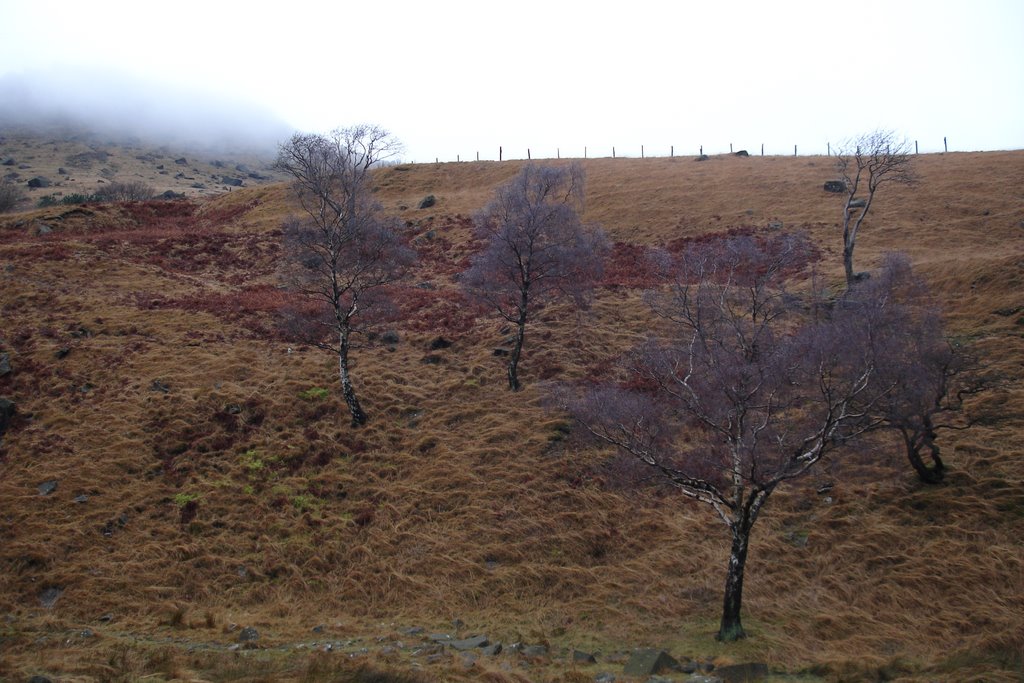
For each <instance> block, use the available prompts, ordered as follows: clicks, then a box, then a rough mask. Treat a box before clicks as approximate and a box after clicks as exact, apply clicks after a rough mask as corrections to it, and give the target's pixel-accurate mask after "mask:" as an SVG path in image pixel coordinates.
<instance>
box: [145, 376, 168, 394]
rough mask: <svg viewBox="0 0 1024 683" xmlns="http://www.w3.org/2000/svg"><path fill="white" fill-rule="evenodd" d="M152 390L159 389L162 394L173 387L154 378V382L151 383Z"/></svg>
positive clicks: (150, 388)
mask: <svg viewBox="0 0 1024 683" xmlns="http://www.w3.org/2000/svg"><path fill="white" fill-rule="evenodd" d="M149 390H150V391H159V392H160V393H161V394H166V393H167V392H169V391H170V390H171V387H170V386H168V385H167V384H165V383H164V382H163V381H161V380H159V379H155V380H153V383H152V384H150V385H149Z"/></svg>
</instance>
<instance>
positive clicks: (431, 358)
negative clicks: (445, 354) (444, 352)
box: [421, 354, 444, 365]
mask: <svg viewBox="0 0 1024 683" xmlns="http://www.w3.org/2000/svg"><path fill="white" fill-rule="evenodd" d="M442 360H444V359H442V358H441V356H435V355H433V354H429V355H426V356H423V360H422V361H421V362H422V363H426V364H427V365H440V364H441V361H442Z"/></svg>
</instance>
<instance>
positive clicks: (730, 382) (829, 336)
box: [566, 236, 878, 641]
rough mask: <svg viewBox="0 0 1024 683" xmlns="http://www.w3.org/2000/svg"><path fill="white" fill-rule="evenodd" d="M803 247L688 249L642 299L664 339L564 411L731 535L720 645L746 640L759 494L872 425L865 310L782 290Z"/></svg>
mask: <svg viewBox="0 0 1024 683" xmlns="http://www.w3.org/2000/svg"><path fill="white" fill-rule="evenodd" d="M808 250H809V245H808V244H807V242H806V240H805V239H803V238H800V237H794V236H776V237H771V238H766V239H760V238H755V237H749V236H748V237H739V238H734V239H729V240H724V241H720V242H718V243H705V244H700V245H697V246H695V247H693V248H692V249H690V250H689V251H687V252H686V253H684V254H682V256H681V257H680V258H679V259H678V262H677V263H675V264H674V267H675V273H674V274H675V277H674V283H673V284H672V285H671V286H670V288H669V289H668V290H667V291H665V290H662V291H659V292H656V293H654V294H653V295H652V296H651V299H650V301H651V305H652V306H653V309H654V311H655V313H656V314H657V315H658V317H659V319H660V320H661V324H662V329H661V330H660V332H659V334H658V335H656V336H652V337H651V338H650V340H649V342H648V343H647V344H646V345H644V346H643V347H642V348H641V349H639V350H638V351H637V352H636V353H635V355H634V357H633V360H632V361H631V363H630V364H629V368H628V369H627V370H626V372H625V374H624V376H623V377H621V378H620V379H621V380H622V382H621V383H620V384H616V385H613V384H606V385H604V386H600V387H598V388H596V389H594V390H592V391H589V392H588V393H586V394H585V395H584V396H582V397H581V398H576V399H571V398H570V399H567V400H566V407H567V408H568V409H569V411H570V413H572V414H573V415H574V416H575V417H576V419H577V420H578V422H579V423H580V424H581V425H582V426H583V427H584V429H585V430H586V431H587V432H589V434H590V435H592V436H593V437H594V438H596V439H597V440H598V441H599V442H603V443H606V444H610V445H612V446H615V447H616V448H617V449H619V450H621V451H622V452H624V453H627V454H629V455H632V456H633V457H635V458H637V459H639V460H640V461H641V462H643V463H646V464H647V465H648V466H650V467H651V468H653V469H654V471H655V472H657V473H658V474H659V475H661V477H662V478H663V479H664V480H666V481H667V482H668V483H669V484H670V485H672V486H673V487H675V489H677V490H678V491H679V492H680V493H681V494H683V495H684V496H687V497H689V498H692V499H695V500H698V501H700V502H702V503H705V504H707V505H710V506H711V507H712V508H713V509H714V510H715V512H716V513H717V514H718V516H719V517H720V518H721V520H722V521H723V522H724V523H725V525H726V527H727V528H728V529H729V533H730V536H731V540H732V544H731V550H730V554H729V564H728V570H727V573H726V582H725V591H724V597H723V605H722V618H721V624H720V627H719V631H718V638H719V639H720V640H723V641H733V640H737V639H739V638H743V637H745V632H744V629H743V625H742V621H741V606H742V599H743V581H744V571H745V567H746V560H747V553H748V550H749V546H750V539H751V532H752V530H753V527H754V524H755V522H756V521H757V519H758V517H759V515H760V514H761V512H762V510H763V507H764V505H765V503H766V502H767V501H768V498H769V496H771V494H772V493H773V492H774V491H775V490H776V489H777V488H778V487H779V486H780V485H782V484H784V483H785V482H787V481H789V480H792V479H795V478H797V477H800V476H802V475H803V474H805V473H806V472H808V471H809V470H810V469H811V468H813V467H814V466H815V465H816V464H817V463H818V462H819V461H821V459H822V458H823V457H824V456H825V455H826V454H827V453H829V452H830V451H832V450H834V449H836V448H837V447H839V446H840V445H841V444H843V443H845V442H849V440H851V439H853V438H854V437H855V436H857V435H858V434H859V433H861V432H863V431H864V430H866V429H868V428H870V426H871V425H872V424H873V422H872V418H871V417H870V414H871V411H872V410H873V409H874V404H875V401H876V399H877V396H874V395H873V394H872V392H873V391H877V387H876V385H875V384H874V383H873V382H872V379H873V373H874V372H875V359H874V353H875V352H876V350H877V348H878V347H877V346H876V345H875V344H872V343H871V341H870V338H871V336H872V335H873V334H875V333H876V332H877V329H876V327H877V326H876V325H875V321H873V320H871V318H870V317H869V316H866V315H865V313H870V312H871V311H872V310H874V309H865V308H860V307H847V308H843V309H837V310H836V311H835V313H834V314H831V315H827V316H826V315H812V314H811V313H810V312H809V311H814V310H815V307H814V301H813V298H812V297H810V295H808V294H804V295H800V294H798V293H796V292H791V291H788V290H787V289H786V287H785V286H784V285H785V283H786V281H787V279H788V278H790V277H792V276H793V275H794V274H796V273H799V272H800V271H801V270H803V269H804V268H805V267H806V265H807V255H808ZM851 340H853V341H855V342H856V343H852V344H851V343H850V342H851Z"/></svg>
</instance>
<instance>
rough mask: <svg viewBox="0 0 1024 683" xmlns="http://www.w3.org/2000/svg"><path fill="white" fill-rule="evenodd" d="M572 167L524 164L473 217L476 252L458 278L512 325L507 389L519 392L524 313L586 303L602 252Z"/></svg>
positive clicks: (603, 242) (578, 170) (600, 235)
mask: <svg viewBox="0 0 1024 683" xmlns="http://www.w3.org/2000/svg"><path fill="white" fill-rule="evenodd" d="M583 190H584V173H583V168H582V166H580V165H579V164H572V165H570V166H540V165H534V164H528V165H526V166H524V167H523V169H522V171H521V172H520V173H519V174H518V175H517V176H516V177H515V178H513V179H512V181H511V182H509V183H508V184H506V185H503V186H501V187H499V188H498V189H497V190H496V191H495V194H494V198H493V199H492V200H491V202H490V203H489V204H488V205H487V206H486V207H485V208H484V209H483V210H482V211H480V212H479V213H478V214H477V216H476V217H475V223H476V227H477V232H478V235H479V236H480V237H481V238H482V239H483V240H484V241H485V246H484V249H483V251H482V252H481V253H480V254H478V255H477V256H476V257H475V258H474V259H473V261H472V264H471V265H470V267H469V270H467V271H466V272H465V273H464V274H463V277H462V280H461V282H462V284H463V286H464V287H465V289H466V290H467V292H468V293H469V294H470V295H471V296H473V297H475V298H476V299H477V300H478V301H481V302H482V303H484V304H485V305H486V306H488V307H490V308H492V309H494V310H495V311H496V312H497V313H498V315H500V316H501V317H502V318H504V319H505V320H507V321H508V322H510V323H512V324H514V325H515V326H516V335H515V344H514V346H513V348H512V351H511V353H510V356H509V364H508V372H507V375H508V385H509V388H510V389H511V390H513V391H518V390H519V389H520V388H521V383H520V380H519V373H518V368H519V360H520V356H521V355H522V350H523V342H524V339H525V337H526V325H527V323H528V321H529V319H530V316H531V313H532V312H533V311H535V310H536V309H537V308H539V307H541V306H543V305H544V304H545V303H547V302H549V301H551V300H553V299H555V298H557V297H559V296H567V297H570V298H571V299H572V300H573V301H575V302H576V303H577V304H579V305H585V304H586V303H587V301H588V295H589V292H590V290H591V287H592V286H593V284H594V282H595V281H596V280H597V279H598V278H599V277H600V275H601V272H602V263H603V259H604V256H605V254H606V253H607V251H608V246H607V239H606V238H605V236H604V232H603V231H602V230H600V229H599V228H597V227H594V226H586V225H584V224H583V223H582V221H581V219H580V211H581V209H582V203H583Z"/></svg>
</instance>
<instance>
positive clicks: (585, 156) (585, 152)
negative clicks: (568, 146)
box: [583, 145, 587, 159]
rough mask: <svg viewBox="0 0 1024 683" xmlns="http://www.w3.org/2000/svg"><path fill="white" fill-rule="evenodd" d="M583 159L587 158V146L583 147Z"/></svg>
mask: <svg viewBox="0 0 1024 683" xmlns="http://www.w3.org/2000/svg"><path fill="white" fill-rule="evenodd" d="M583 158H584V159H586V158H587V146H586V145H583Z"/></svg>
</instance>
